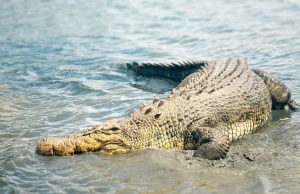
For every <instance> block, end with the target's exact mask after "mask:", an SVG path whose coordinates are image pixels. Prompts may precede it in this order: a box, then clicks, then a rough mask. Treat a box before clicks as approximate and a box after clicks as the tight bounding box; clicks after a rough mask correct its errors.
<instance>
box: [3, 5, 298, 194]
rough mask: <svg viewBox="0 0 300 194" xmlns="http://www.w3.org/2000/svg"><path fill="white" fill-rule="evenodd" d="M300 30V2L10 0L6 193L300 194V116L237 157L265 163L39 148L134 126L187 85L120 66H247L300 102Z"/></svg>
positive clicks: (260, 136)
mask: <svg viewBox="0 0 300 194" xmlns="http://www.w3.org/2000/svg"><path fill="white" fill-rule="evenodd" d="M299 26H300V3H299V2H298V1H293V0H285V1H256V0H255V1H243V2H235V1H224V0H218V1H213V2H208V1H188V0H185V1H46V0H45V1H35V0H29V1H13V0H11V1H2V2H1V4H0V192H1V193H27V192H34V193H71V192H72V193H86V192H90V193H96V192H97V193H98V192H106V193H145V192H148V193H220V192H222V193H297V191H298V190H299V189H300V186H299V185H300V181H299V180H300V175H299V174H300V152H299V148H300V147H299V145H300V135H299V132H300V129H299V128H300V121H299V120H300V114H299V112H295V113H291V114H290V113H286V112H284V111H274V113H273V121H272V122H271V123H270V124H269V125H268V126H266V128H264V129H263V130H261V131H260V132H259V133H257V134H254V135H253V136H251V137H249V138H247V139H245V140H242V141H240V142H237V144H236V145H234V147H233V148H232V153H231V156H232V157H233V156H234V154H235V151H236V152H238V151H239V150H242V151H243V150H245V149H248V150H247V151H246V152H245V153H247V154H248V153H249V154H250V156H249V157H250V159H251V160H253V161H251V160H249V159H247V157H248V156H247V157H244V158H246V160H242V162H236V163H235V162H232V164H231V163H230V161H229V160H226V161H221V162H218V163H216V164H215V165H214V166H212V165H207V166H205V165H203V161H198V160H194V159H186V158H188V157H187V156H188V154H189V153H188V152H174V151H164V150H146V151H141V152H135V153H130V154H125V155H116V156H107V155H102V154H99V153H86V154H81V155H75V156H73V157H44V156H41V155H38V154H36V153H35V147H36V144H37V142H38V141H39V140H40V139H41V138H43V137H47V136H64V135H67V134H70V133H75V132H78V131H80V130H82V129H85V128H88V127H91V126H92V125H94V124H98V123H101V122H103V121H105V120H107V119H110V118H114V117H116V118H122V117H124V116H126V115H127V113H129V112H130V111H131V110H132V109H135V108H137V107H138V105H139V104H141V103H147V102H150V101H152V99H153V98H154V97H156V96H158V97H161V96H164V95H167V94H168V91H169V90H170V89H171V88H173V87H174V86H175V85H174V83H172V82H169V81H167V80H159V79H154V78H143V77H137V76H135V75H134V74H133V73H131V72H128V71H126V70H125V69H122V68H120V66H119V65H118V64H122V63H125V62H130V61H141V60H145V61H158V60H164V61H165V60H185V59H214V58H216V57H221V58H228V57H242V58H247V59H248V63H249V65H250V66H251V67H253V68H260V69H264V70H266V71H268V72H270V73H272V74H273V75H274V76H276V77H277V78H278V79H280V80H281V81H283V82H284V83H286V85H287V86H288V87H289V88H290V89H291V91H292V94H293V98H294V99H295V100H296V101H298V102H300V84H299V83H300V76H299V73H300V63H299V61H300V39H299V35H300V27H299ZM136 86H141V87H136ZM141 88H144V89H141ZM260 151H261V152H260ZM257 153H259V154H257ZM255 154H256V155H255ZM237 155H238V154H237ZM242 157H243V155H242ZM249 157H248V158H249ZM251 157H252V158H251ZM223 162H225V165H223ZM233 164H235V165H233Z"/></svg>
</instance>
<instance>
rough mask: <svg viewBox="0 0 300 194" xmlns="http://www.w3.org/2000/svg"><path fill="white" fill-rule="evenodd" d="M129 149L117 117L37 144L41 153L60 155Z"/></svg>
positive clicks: (126, 150) (124, 150) (116, 151)
mask: <svg viewBox="0 0 300 194" xmlns="http://www.w3.org/2000/svg"><path fill="white" fill-rule="evenodd" d="M129 150H130V147H129V146H128V141H127V140H126V139H125V138H124V137H123V135H122V127H121V126H120V124H119V122H118V120H117V119H111V120H108V121H106V122H104V123H102V124H100V125H96V126H94V127H93V128H90V129H87V130H85V131H83V132H81V133H77V134H72V135H68V136H66V137H63V138H45V139H43V140H42V141H40V142H39V143H38V145H37V152H38V153H40V154H43V155H60V156H68V155H73V154H75V153H81V152H87V151H100V152H104V153H108V154H115V153H126V152H128V151H129Z"/></svg>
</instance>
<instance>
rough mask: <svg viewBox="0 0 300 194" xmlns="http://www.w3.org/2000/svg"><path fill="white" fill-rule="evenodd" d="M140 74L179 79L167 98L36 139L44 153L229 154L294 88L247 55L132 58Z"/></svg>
mask: <svg viewBox="0 0 300 194" xmlns="http://www.w3.org/2000/svg"><path fill="white" fill-rule="evenodd" d="M127 68H128V69H130V70H132V71H134V72H136V73H137V74H140V75H146V76H160V77H165V78H169V79H173V80H175V81H181V83H180V84H179V85H178V86H177V87H176V88H174V89H173V90H172V93H171V94H170V95H169V96H167V97H166V98H164V99H154V100H153V103H152V104H149V105H141V106H140V109H139V110H134V111H133V112H132V113H131V114H130V115H129V116H127V117H125V118H123V119H120V120H117V119H112V120H108V121H106V122H104V123H102V124H100V125H96V126H94V127H92V128H90V129H87V130H84V131H82V132H79V133H76V134H71V135H68V136H66V137H62V138H46V139H44V140H42V141H41V142H39V143H38V145H37V152H38V153H40V154H43V155H61V156H67V155H73V154H75V153H81V152H87V151H100V152H102V153H108V154H116V153H126V152H129V151H134V150H140V149H145V148H149V147H151V148H153V147H154V148H162V149H178V150H183V149H192V150H196V151H195V154H194V155H195V156H198V157H202V158H206V159H212V160H214V159H221V158H225V157H226V154H227V152H228V150H229V147H230V143H231V142H233V141H235V140H238V139H240V138H242V137H244V136H246V135H247V134H250V133H253V132H254V131H256V130H257V129H258V128H260V127H261V126H263V125H264V124H265V123H266V122H268V120H269V118H270V114H271V111H272V107H273V108H277V109H278V108H283V107H284V106H289V107H290V108H291V109H295V106H296V103H295V102H294V101H291V92H290V91H289V89H288V88H287V87H286V86H285V85H284V84H283V83H282V82H280V81H278V80H277V79H275V78H274V77H272V76H271V75H270V74H267V73H266V72H264V71H262V70H251V69H250V68H249V67H248V64H247V62H246V60H245V59H237V60H236V59H232V58H230V59H228V60H220V59H217V60H214V61H186V62H184V61H183V62H173V63H136V62H134V63H128V64H127Z"/></svg>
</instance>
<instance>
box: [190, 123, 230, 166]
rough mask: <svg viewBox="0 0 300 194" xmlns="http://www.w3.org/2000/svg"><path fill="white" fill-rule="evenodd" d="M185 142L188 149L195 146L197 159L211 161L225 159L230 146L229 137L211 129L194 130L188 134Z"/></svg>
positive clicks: (199, 128) (218, 130)
mask: <svg viewBox="0 0 300 194" xmlns="http://www.w3.org/2000/svg"><path fill="white" fill-rule="evenodd" d="M185 141H186V146H187V148H188V149H189V147H188V146H190V145H191V144H193V147H194V148H195V149H196V151H195V153H194V156H195V157H201V158H205V159H209V160H219V159H223V158H225V157H226V154H227V152H228V150H229V146H230V145H229V144H230V142H229V138H228V135H227V134H225V133H223V132H222V131H221V130H220V129H217V128H211V127H197V128H194V129H193V130H192V131H190V132H189V133H188V134H187V136H186V139H185ZM191 142H192V143H191Z"/></svg>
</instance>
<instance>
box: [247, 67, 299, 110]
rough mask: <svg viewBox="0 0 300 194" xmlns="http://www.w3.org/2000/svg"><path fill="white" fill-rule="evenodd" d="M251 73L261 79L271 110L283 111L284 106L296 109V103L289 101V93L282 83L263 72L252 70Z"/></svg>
mask: <svg viewBox="0 0 300 194" xmlns="http://www.w3.org/2000/svg"><path fill="white" fill-rule="evenodd" d="M252 71H253V72H254V73H256V74H257V75H258V76H260V77H261V78H262V79H263V81H264V82H265V84H266V86H267V88H268V89H269V92H270V94H271V97H272V108H273V109H283V108H285V106H286V105H288V107H289V108H290V109H292V110H295V109H296V106H297V103H296V102H295V101H294V100H291V92H290V90H289V89H288V87H287V86H286V85H285V84H284V83H282V82H281V81H279V80H277V79H276V78H274V77H273V76H272V75H270V74H269V73H266V72H265V71H262V70H259V69H253V70H252Z"/></svg>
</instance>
